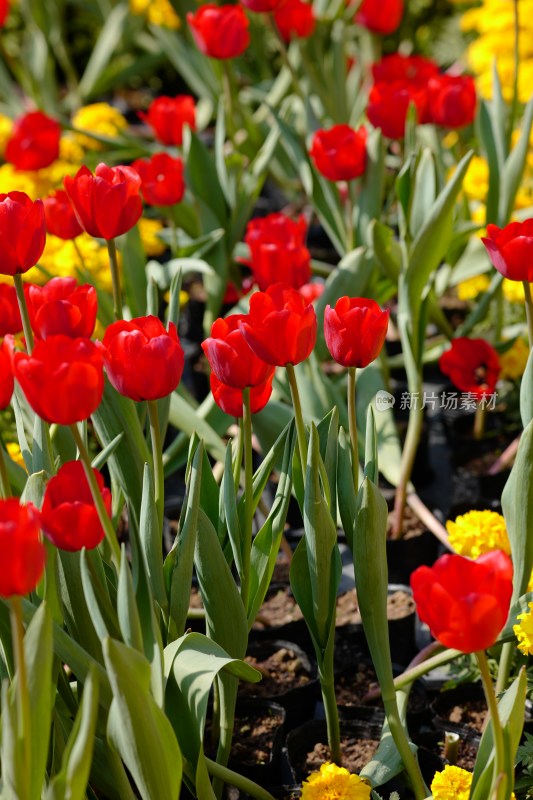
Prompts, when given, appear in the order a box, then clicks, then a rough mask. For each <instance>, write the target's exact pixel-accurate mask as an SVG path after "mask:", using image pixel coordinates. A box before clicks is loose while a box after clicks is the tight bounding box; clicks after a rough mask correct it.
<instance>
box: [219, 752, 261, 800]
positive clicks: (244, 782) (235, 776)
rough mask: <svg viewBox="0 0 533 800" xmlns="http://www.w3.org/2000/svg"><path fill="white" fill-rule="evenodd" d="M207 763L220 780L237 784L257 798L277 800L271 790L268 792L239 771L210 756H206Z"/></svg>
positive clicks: (257, 799)
mask: <svg viewBox="0 0 533 800" xmlns="http://www.w3.org/2000/svg"><path fill="white" fill-rule="evenodd" d="M206 764H207V769H208V771H209V773H210V774H211V775H213V777H214V778H217V779H218V780H219V781H222V782H223V783H227V784H228V785H229V786H235V787H236V788H237V789H240V790H241V791H242V792H243V793H245V794H249V795H250V797H254V798H256V800H275V798H274V796H273V795H271V794H270V792H267V790H266V789H263V788H262V787H261V786H258V784H257V783H254V782H253V781H251V780H250V779H249V778H245V777H244V776H243V775H239V773H238V772H233V770H231V769H228V768H227V767H223V766H222V765H221V764H217V762H216V761H212V760H211V759H210V758H206Z"/></svg>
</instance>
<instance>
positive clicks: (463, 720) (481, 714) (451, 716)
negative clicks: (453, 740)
mask: <svg viewBox="0 0 533 800" xmlns="http://www.w3.org/2000/svg"><path fill="white" fill-rule="evenodd" d="M486 716H487V704H486V703H485V701H484V700H468V701H467V702H464V703H461V705H455V706H453V707H452V708H450V709H449V711H448V712H447V713H446V716H445V717H444V719H447V720H448V722H451V723H453V724H454V725H467V726H468V727H469V728H474V730H476V731H481V730H482V728H483V723H484V721H485V717H486Z"/></svg>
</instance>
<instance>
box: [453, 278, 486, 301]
mask: <svg viewBox="0 0 533 800" xmlns="http://www.w3.org/2000/svg"><path fill="white" fill-rule="evenodd" d="M489 286H490V278H489V276H488V275H486V274H485V273H483V275H474V277H473V278H468V279H467V280H466V281H461V283H459V284H457V297H458V298H459V300H463V301H468V300H475V299H476V297H477V296H478V295H479V294H481V293H482V292H486V291H487V289H488V288H489Z"/></svg>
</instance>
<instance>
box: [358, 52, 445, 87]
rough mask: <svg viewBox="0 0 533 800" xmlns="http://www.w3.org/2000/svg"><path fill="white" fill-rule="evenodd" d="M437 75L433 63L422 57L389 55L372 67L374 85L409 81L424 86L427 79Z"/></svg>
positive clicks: (437, 71) (436, 69)
mask: <svg viewBox="0 0 533 800" xmlns="http://www.w3.org/2000/svg"><path fill="white" fill-rule="evenodd" d="M438 74H439V68H438V66H437V65H436V64H435V62H434V61H431V59H429V58H424V56H404V55H402V54H401V53H391V54H390V55H388V56H383V58H382V59H381V61H377V62H376V63H375V64H373V65H372V77H373V78H374V83H393V81H410V82H411V83H417V84H419V85H421V86H426V85H427V82H428V81H429V79H430V78H432V77H434V76H436V75H438Z"/></svg>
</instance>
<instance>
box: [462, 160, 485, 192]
mask: <svg viewBox="0 0 533 800" xmlns="http://www.w3.org/2000/svg"><path fill="white" fill-rule="evenodd" d="M463 190H464V192H465V194H466V195H468V197H469V198H470V199H471V200H479V201H480V202H483V201H484V200H485V198H486V197H487V194H488V191H489V166H488V164H487V162H486V161H485V159H484V158H481V157H480V156H474V157H473V159H472V161H471V162H470V166H469V167H468V171H467V173H466V175H465V179H464V181H463Z"/></svg>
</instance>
